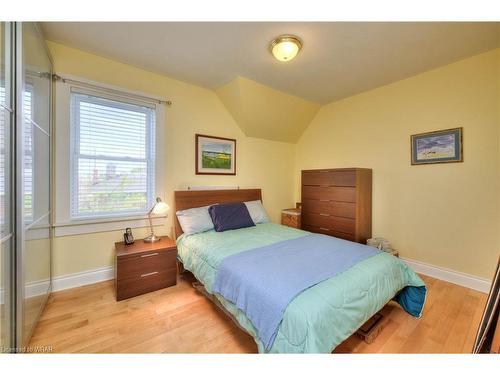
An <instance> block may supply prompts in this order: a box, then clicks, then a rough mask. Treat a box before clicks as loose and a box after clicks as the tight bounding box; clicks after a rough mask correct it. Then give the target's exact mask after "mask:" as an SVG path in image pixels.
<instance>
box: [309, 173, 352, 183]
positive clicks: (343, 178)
mask: <svg viewBox="0 0 500 375" xmlns="http://www.w3.org/2000/svg"><path fill="white" fill-rule="evenodd" d="M302 184H303V185H320V186H356V172H353V171H313V172H307V171H306V172H302Z"/></svg>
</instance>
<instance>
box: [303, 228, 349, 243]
mask: <svg viewBox="0 0 500 375" xmlns="http://www.w3.org/2000/svg"><path fill="white" fill-rule="evenodd" d="M302 229H303V230H307V231H309V232H313V233H321V234H326V235H328V236H333V237H337V238H342V239H343V240H348V241H355V238H354V234H350V233H342V232H337V231H334V230H332V229H327V228H320V227H315V226H312V225H303V226H302Z"/></svg>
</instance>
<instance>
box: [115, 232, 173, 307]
mask: <svg viewBox="0 0 500 375" xmlns="http://www.w3.org/2000/svg"><path fill="white" fill-rule="evenodd" d="M115 253H116V262H115V265H116V267H115V272H116V275H115V287H116V300H117V301H121V300H123V299H127V298H130V297H135V296H138V295H140V294H144V293H148V292H152V291H155V290H158V289H163V288H166V287H169V286H172V285H175V284H177V246H176V243H175V241H174V240H172V239H171V238H170V237H167V236H165V237H161V240H160V241H158V242H153V243H147V242H144V241H143V240H142V239H141V240H135V242H134V243H133V244H132V245H125V243H124V242H117V243H115Z"/></svg>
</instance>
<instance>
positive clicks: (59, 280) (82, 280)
mask: <svg viewBox="0 0 500 375" xmlns="http://www.w3.org/2000/svg"><path fill="white" fill-rule="evenodd" d="M114 278H115V268H114V267H102V268H97V269H94V270H90V271H84V272H77V273H72V274H69V275H63V276H57V277H54V278H53V279H52V291H53V292H56V291H58V290H64V289H70V288H76V287H79V286H83V285H88V284H95V283H99V282H101V281H106V280H111V279H114Z"/></svg>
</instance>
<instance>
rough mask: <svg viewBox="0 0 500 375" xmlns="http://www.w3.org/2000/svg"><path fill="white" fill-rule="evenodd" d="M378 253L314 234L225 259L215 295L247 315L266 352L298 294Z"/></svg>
mask: <svg viewBox="0 0 500 375" xmlns="http://www.w3.org/2000/svg"><path fill="white" fill-rule="evenodd" d="M379 252H380V251H379V250H377V249H375V248H372V247H369V246H366V245H361V244H358V243H354V242H350V241H345V240H341V239H338V238H335V237H330V236H325V235H321V234H310V235H307V236H304V237H300V238H296V239H291V240H287V241H282V242H278V243H274V244H272V245H269V246H264V247H261V248H257V249H252V250H248V251H244V252H242V253H238V254H235V255H231V256H228V257H226V258H225V259H224V260H223V261H222V263H221V264H220V267H219V269H218V271H217V275H216V279H215V284H214V292H216V293H219V294H220V295H222V296H223V297H224V298H225V299H227V300H229V301H230V302H232V303H234V304H235V305H236V306H237V307H238V308H239V309H240V310H242V311H243V312H244V313H245V314H246V316H247V317H248V318H249V319H250V321H251V322H252V323H253V325H254V326H255V328H256V330H257V332H258V336H259V339H260V340H261V341H262V342H263V343H264V345H265V347H266V349H267V350H268V349H269V348H271V347H272V345H273V342H274V339H275V337H276V333H277V332H278V328H279V325H280V323H281V321H282V319H283V314H284V312H285V309H286V307H287V306H288V304H289V303H290V302H291V301H292V300H293V299H294V298H295V297H296V296H297V295H298V294H299V293H301V292H302V291H304V290H305V289H307V288H310V287H312V286H314V285H316V284H318V283H320V282H321V281H324V280H326V279H329V278H331V277H333V276H335V275H337V274H340V273H342V272H344V271H346V270H347V269H349V268H351V267H352V266H354V265H355V264H357V263H358V262H361V261H362V260H364V259H367V258H369V257H371V256H374V255H376V254H378V253H379Z"/></svg>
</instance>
